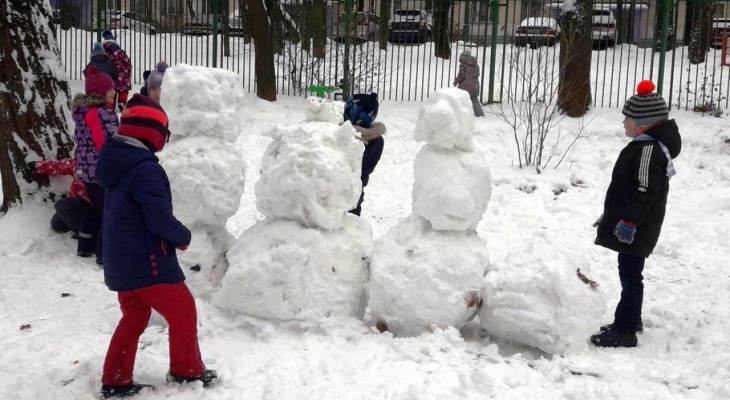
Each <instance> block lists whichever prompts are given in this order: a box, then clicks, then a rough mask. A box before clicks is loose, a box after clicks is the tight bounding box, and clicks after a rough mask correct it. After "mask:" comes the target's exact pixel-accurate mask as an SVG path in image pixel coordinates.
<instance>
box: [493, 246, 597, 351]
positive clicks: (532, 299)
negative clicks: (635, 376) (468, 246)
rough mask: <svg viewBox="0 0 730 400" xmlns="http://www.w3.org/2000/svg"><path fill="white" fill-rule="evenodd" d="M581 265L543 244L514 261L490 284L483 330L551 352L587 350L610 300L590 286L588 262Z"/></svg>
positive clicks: (510, 259) (495, 274)
mask: <svg viewBox="0 0 730 400" xmlns="http://www.w3.org/2000/svg"><path fill="white" fill-rule="evenodd" d="M579 260H580V258H579V257H578V258H576V256H575V255H574V254H564V253H563V252H561V251H559V250H557V249H555V248H554V247H552V246H550V245H548V244H546V243H543V242H533V243H532V244H531V245H530V248H529V249H527V250H525V251H520V252H519V253H517V254H512V255H510V256H508V257H507V258H506V259H505V261H504V267H502V268H501V269H499V270H497V271H493V272H490V273H489V275H488V276H487V278H486V279H485V287H484V291H483V292H482V298H483V302H482V308H481V309H480V310H479V320H480V323H481V326H482V327H483V328H484V329H486V330H487V331H488V332H489V333H490V334H491V335H494V336H496V337H499V338H503V339H506V340H509V341H512V342H515V343H520V344H524V345H528V346H532V347H537V348H539V349H540V350H542V351H545V352H548V353H558V354H565V353H568V352H572V351H578V350H581V349H583V348H584V347H585V346H586V345H587V343H588V338H589V337H590V336H591V335H592V334H594V333H595V332H596V331H597V330H598V327H599V326H600V324H601V318H602V317H603V314H604V312H605V311H606V300H605V298H604V295H603V291H602V290H600V288H599V287H597V285H595V284H593V286H592V285H591V283H586V282H588V281H589V279H590V278H589V271H588V270H587V267H586V264H587V263H586V262H580V261H579ZM578 268H580V270H581V275H582V277H581V276H579V274H578V273H577V270H578ZM591 282H592V281H591Z"/></svg>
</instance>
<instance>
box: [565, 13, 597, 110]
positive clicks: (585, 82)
mask: <svg viewBox="0 0 730 400" xmlns="http://www.w3.org/2000/svg"><path fill="white" fill-rule="evenodd" d="M592 9H593V0H576V1H575V7H574V8H573V9H570V10H564V11H563V13H562V14H561V16H560V27H561V29H562V34H561V35H560V56H559V63H560V80H559V83H558V85H559V86H558V107H559V108H560V110H562V111H563V112H565V114H566V115H568V116H570V117H573V118H576V117H581V116H583V115H585V114H586V113H587V112H588V109H589V108H590V106H591V55H592V51H591V28H592V26H591V25H592V24H591V10H592Z"/></svg>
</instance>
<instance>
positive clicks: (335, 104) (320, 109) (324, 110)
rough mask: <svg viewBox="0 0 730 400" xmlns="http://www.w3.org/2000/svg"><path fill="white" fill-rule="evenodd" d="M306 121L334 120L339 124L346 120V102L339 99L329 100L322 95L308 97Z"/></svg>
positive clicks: (333, 121)
mask: <svg viewBox="0 0 730 400" xmlns="http://www.w3.org/2000/svg"><path fill="white" fill-rule="evenodd" d="M306 101H307V108H306V109H305V113H304V117H305V119H304V120H305V121H309V122H332V123H335V124H339V123H340V122H342V121H344V117H343V114H344V112H345V103H344V102H342V101H338V100H328V99H323V98H320V97H307V99H306Z"/></svg>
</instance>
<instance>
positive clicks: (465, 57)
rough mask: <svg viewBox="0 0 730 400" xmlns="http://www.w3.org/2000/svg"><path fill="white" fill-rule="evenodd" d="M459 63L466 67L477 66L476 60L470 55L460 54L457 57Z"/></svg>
mask: <svg viewBox="0 0 730 400" xmlns="http://www.w3.org/2000/svg"><path fill="white" fill-rule="evenodd" d="M459 62H460V63H463V64H467V65H477V58H476V57H474V56H472V55H466V54H462V55H461V56H460V57H459Z"/></svg>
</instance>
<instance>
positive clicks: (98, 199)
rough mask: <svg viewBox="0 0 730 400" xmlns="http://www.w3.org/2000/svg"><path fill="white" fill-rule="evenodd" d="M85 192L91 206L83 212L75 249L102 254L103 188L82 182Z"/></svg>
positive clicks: (98, 255)
mask: <svg viewBox="0 0 730 400" xmlns="http://www.w3.org/2000/svg"><path fill="white" fill-rule="evenodd" d="M84 186H85V187H86V194H87V195H88V196H89V200H90V201H91V208H90V209H89V210H88V211H87V212H86V213H85V215H84V218H83V220H82V221H81V226H80V227H79V228H80V229H79V245H78V248H77V251H79V252H82V251H83V252H89V251H92V252H94V253H96V256H97V257H101V254H102V242H103V238H102V231H103V230H104V224H103V216H104V188H103V187H101V186H99V185H98V184H96V183H84Z"/></svg>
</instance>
